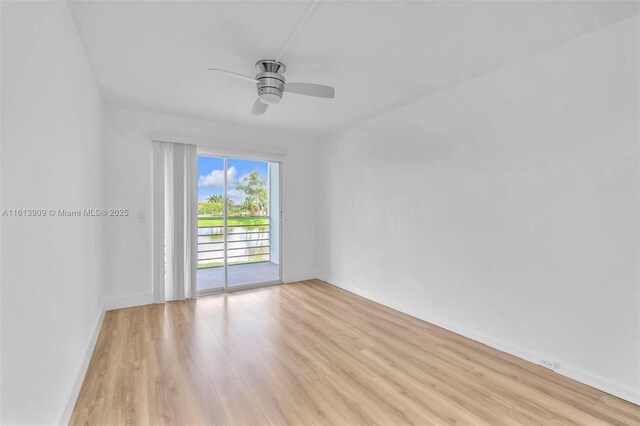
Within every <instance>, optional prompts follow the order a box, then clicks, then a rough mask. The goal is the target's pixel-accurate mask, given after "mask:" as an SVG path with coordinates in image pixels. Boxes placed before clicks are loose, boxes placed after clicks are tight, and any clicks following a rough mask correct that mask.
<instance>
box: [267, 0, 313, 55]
mask: <svg viewBox="0 0 640 426" xmlns="http://www.w3.org/2000/svg"><path fill="white" fill-rule="evenodd" d="M320 1H322V0H311V3H309V6H308V7H307V10H306V11H305V12H304V14H303V15H302V17H301V18H300V20H299V21H298V23H297V24H296V27H295V28H294V29H293V31H291V34H289V37H288V38H287V40H286V41H285V43H284V45H283V46H282V48H281V49H280V52H278V54H277V55H276V62H280V59H282V57H283V56H284V54H285V52H286V51H287V49H289V46H291V43H293V41H294V40H295V39H296V37H297V36H298V34H299V33H300V31H301V30H302V27H304V25H305V24H306V23H307V21H308V20H309V18H311V15H313V13H314V12H315V11H316V8H317V7H318V5H319V4H320Z"/></svg>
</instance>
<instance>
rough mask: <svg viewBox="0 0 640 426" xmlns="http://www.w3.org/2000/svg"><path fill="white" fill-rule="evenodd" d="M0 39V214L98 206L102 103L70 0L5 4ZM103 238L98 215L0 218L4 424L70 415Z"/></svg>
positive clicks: (95, 307)
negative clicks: (0, 131) (39, 209)
mask: <svg viewBox="0 0 640 426" xmlns="http://www.w3.org/2000/svg"><path fill="white" fill-rule="evenodd" d="M1 39H2V72H1V74H2V82H1V84H2V155H1V158H2V160H1V161H2V164H1V171H2V174H1V179H0V180H1V185H2V188H1V193H2V206H3V208H6V209H23V208H46V209H49V208H54V209H57V208H61V209H62V208H66V209H75V208H99V207H101V206H102V194H101V160H100V157H101V100H100V95H99V92H98V89H97V87H96V84H95V82H94V80H93V76H92V73H91V70H90V68H89V64H88V62H87V60H86V58H85V55H84V51H83V48H82V45H81V43H80V41H79V38H78V35H77V32H76V28H75V26H74V24H73V21H72V19H71V16H70V14H69V11H68V9H67V5H66V3H63V2H56V3H29V2H22V3H18V2H11V3H7V2H3V3H2V37H1ZM100 238H101V225H100V219H96V218H83V217H71V218H69V217H67V218H56V217H44V218H27V217H2V238H1V247H2V250H1V253H2V258H1V259H0V261H1V263H2V272H1V273H2V276H1V280H2V309H1V312H2V321H1V323H2V365H1V374H2V388H1V398H2V408H3V410H2V419H0V422H1V423H2V424H7V425H9V424H11V425H13V424H32V425H35V424H42V425H44V424H47V425H50V424H54V423H56V422H58V421H60V420H62V421H64V419H65V418H66V416H68V415H69V414H70V412H69V411H66V412H65V411H64V410H65V408H67V409H68V408H69V407H68V405H67V400H70V401H71V402H72V403H73V401H74V400H75V393H77V391H78V390H79V389H78V388H77V387H74V386H75V385H77V384H78V383H79V382H78V381H76V378H77V376H78V374H79V373H80V379H82V377H81V376H82V375H83V371H82V368H83V366H84V367H86V365H85V364H83V363H84V362H85V361H86V359H87V358H86V357H85V352H86V351H87V349H90V347H91V341H92V337H93V336H94V332H95V327H96V325H97V324H98V323H99V321H100V318H101V314H102V312H103V309H102V300H101V298H102V283H101V275H100V274H101V245H100ZM71 408H72V406H71Z"/></svg>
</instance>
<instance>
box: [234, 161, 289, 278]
mask: <svg viewBox="0 0 640 426" xmlns="http://www.w3.org/2000/svg"><path fill="white" fill-rule="evenodd" d="M279 173H280V169H279V164H277V163H270V162H268V161H256V160H241V159H237V158H229V159H227V176H228V179H227V197H228V200H227V234H226V235H227V264H228V266H227V286H228V287H229V288H232V287H234V286H242V285H248V284H256V283H263V282H271V281H279V280H280V265H279V263H280V256H279V250H280V248H279V247H280V244H279V243H280V241H279V234H280V232H279V225H280V205H279V204H280V201H279V200H280V194H279V190H280V174H279ZM276 203H277V205H276Z"/></svg>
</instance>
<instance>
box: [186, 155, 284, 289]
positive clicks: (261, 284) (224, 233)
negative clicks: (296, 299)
mask: <svg viewBox="0 0 640 426" xmlns="http://www.w3.org/2000/svg"><path fill="white" fill-rule="evenodd" d="M196 155H197V156H198V157H216V158H221V159H222V161H223V163H222V164H223V171H222V173H223V182H224V189H223V191H222V199H223V213H222V238H223V242H224V244H223V247H224V251H223V253H224V265H223V268H224V274H223V277H224V280H223V286H222V288H216V289H211V290H203V291H198V292H197V296H198V297H200V296H210V295H213V294H220V293H231V292H234V291H240V290H249V289H252V288H260V287H268V286H272V285H279V284H282V282H283V281H282V260H283V259H282V251H283V250H282V245H283V244H282V216H283V215H282V160H274V159H271V158H264V157H260V156H254V155H250V154H245V153H242V154H237V155H229V154H223V153H217V152H216V151H215V150H210V149H207V148H206V147H201V146H198V151H197V154H196ZM230 158H231V159H234V160H255V161H264V162H266V163H277V164H278V209H279V212H278V217H277V218H276V220H278V222H279V226H278V275H279V278H278V279H277V280H268V281H260V282H256V283H247V284H240V285H234V286H229V269H228V267H229V265H228V247H227V245H228V240H227V232H228V227H227V213H228V212H227V190H228V188H227V184H228V182H227V166H228V161H229V159H230ZM196 173H197V170H196ZM268 173H269V202H271V176H270V175H271V170H270V169H269V172H268ZM197 202H198V200H197V197H196V203H197ZM196 210H197V204H196ZM269 210H271V209H269ZM271 229H272V228H271V211H269V240H270V241H269V245H270V246H271V244H272V243H271V235H272V233H271ZM194 238H195V239H196V241H197V239H198V228H197V226H196V235H195V237H194ZM269 253H271V248H270V249H269ZM195 255H196V257H197V256H198V253H197V251H196V253H195ZM269 257H271V255H269ZM196 264H197V259H196ZM196 273H197V272H196ZM196 280H197V277H196Z"/></svg>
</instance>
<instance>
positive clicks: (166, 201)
mask: <svg viewBox="0 0 640 426" xmlns="http://www.w3.org/2000/svg"><path fill="white" fill-rule="evenodd" d="M197 197H198V188H197V151H196V147H195V145H186V144H177V143H168V142H153V219H152V220H153V249H152V250H153V291H154V299H155V302H156V303H160V302H164V301H169V300H184V299H188V298H192V297H195V296H196V270H197V255H198V254H197V251H198V241H197V238H198V237H197V230H198V226H197V221H198V212H197V209H198V207H197Z"/></svg>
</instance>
